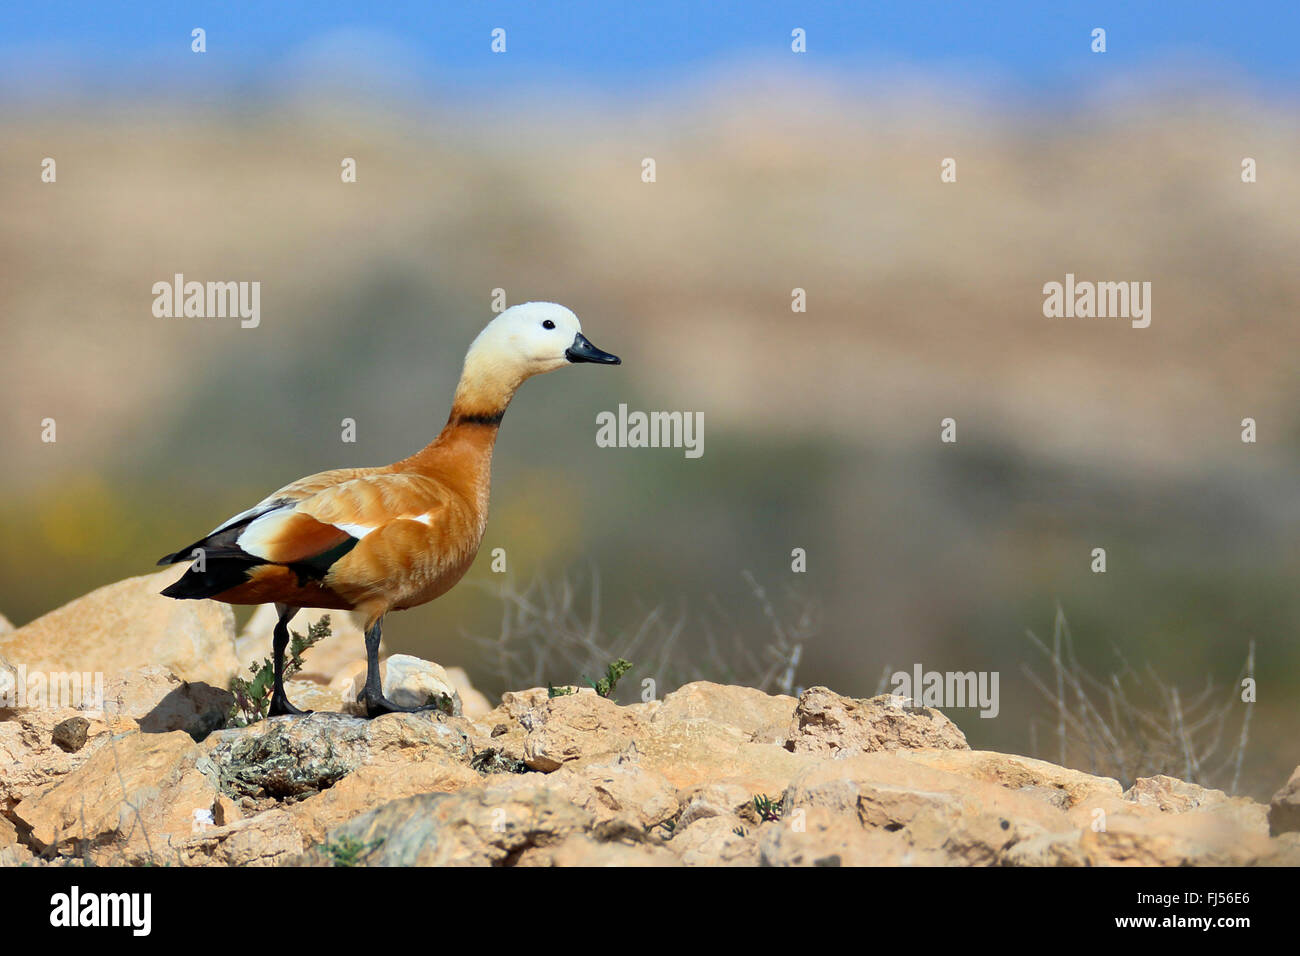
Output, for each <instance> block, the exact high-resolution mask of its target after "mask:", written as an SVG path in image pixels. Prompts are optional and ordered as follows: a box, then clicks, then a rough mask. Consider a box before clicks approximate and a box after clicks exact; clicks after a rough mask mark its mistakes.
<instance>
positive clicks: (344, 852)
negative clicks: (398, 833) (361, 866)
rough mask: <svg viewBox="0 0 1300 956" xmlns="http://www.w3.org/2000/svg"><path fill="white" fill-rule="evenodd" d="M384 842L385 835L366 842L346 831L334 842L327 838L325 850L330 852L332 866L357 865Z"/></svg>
mask: <svg viewBox="0 0 1300 956" xmlns="http://www.w3.org/2000/svg"><path fill="white" fill-rule="evenodd" d="M383 843H384V840H383V837H380V838H379V839H377V840H371V841H370V842H369V843H364V842H362V841H361V840H358V839H357V838H356V837H353V836H349V835H348V834H346V833H345V834H343V835H342V836H340V837H339V838H338V839H337V840H336V841H334V842H333V843H330V842H329V841H328V840H327V841H326V842H325V852H326V853H327V854H329V858H330V865H331V866H356V865H357V864H358V863H360V862H361V861H362V860H363V859H365V858H366V857H367V856H369V855H370V854H371V853H373V852H374V851H375V850H377V849H378V848H379V847H380V846H382V845H383Z"/></svg>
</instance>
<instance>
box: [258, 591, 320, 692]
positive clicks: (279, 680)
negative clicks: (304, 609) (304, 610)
mask: <svg viewBox="0 0 1300 956" xmlns="http://www.w3.org/2000/svg"><path fill="white" fill-rule="evenodd" d="M275 609H276V611H277V612H278V613H279V615H280V620H279V621H278V622H276V625H275V636H274V637H273V638H272V640H271V658H272V661H273V662H274V664H275V686H274V687H273V688H272V690H271V706H270V709H269V710H267V716H268V717H285V716H301V715H303V714H310V713H311V711H310V710H299V709H298V708H297V707H295V706H293V704H291V703H289V698H288V697H286V696H285V693H284V652H285V649H286V648H288V646H289V622H290V621H291V620H293V616H294V615H295V614H297V613H298V611H299V608H296V607H287V606H286V605H284V604H277V605H276V606H275Z"/></svg>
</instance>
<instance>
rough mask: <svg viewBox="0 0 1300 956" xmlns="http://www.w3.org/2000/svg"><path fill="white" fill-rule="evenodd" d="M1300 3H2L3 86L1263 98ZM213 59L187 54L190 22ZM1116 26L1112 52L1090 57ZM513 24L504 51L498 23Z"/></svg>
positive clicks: (1294, 68)
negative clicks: (777, 65)
mask: <svg viewBox="0 0 1300 956" xmlns="http://www.w3.org/2000/svg"><path fill="white" fill-rule="evenodd" d="M1298 9H1300V3H1296V2H1294V0H1286V2H1283V0H1270V2H1249V0H1247V2H1205V0H1184V2H1152V0H1126V2H1102V3H1084V2H1069V0H1037V2H1022V0H1014V2H1013V0H1002V2H999V0H990V2H984V3H974V2H972V3H956V2H934V0H898V2H890V3H882V2H851V0H840V2H804V3H790V2H784V3H782V2H772V0H751V2H744V3H741V2H717V0H699V2H682V0H645V2H638V3H628V2H612V0H606V2H595V0H584V2H570V3H548V2H545V0H467V2H456V3H439V2H436V0H435V2H424V3H412V4H401V3H399V4H391V5H389V4H371V3H364V2H348V3H335V2H328V0H324V2H283V3H277V2H273V0H270V2H263V3H255V2H254V3H247V2H214V3H188V4H183V3H152V4H150V3H141V4H131V5H125V4H109V3H93V2H73V3H65V2H57V0H54V2H47V0H42V2H35V3H25V4H20V3H7V4H4V5H3V9H2V10H0V64H3V65H0V88H4V89H5V90H6V91H7V92H8V93H9V94H10V95H13V94H18V95H22V94H24V93H28V92H32V93H38V92H39V91H40V89H41V87H42V86H43V85H53V86H68V85H71V86H74V87H77V86H80V87H82V88H89V89H112V88H113V87H114V86H120V87H122V88H127V89H138V88H140V87H145V86H150V85H159V86H164V87H165V86H176V87H179V88H184V87H186V86H188V85H191V84H196V83H197V84H202V83H205V82H217V81H225V82H227V83H230V82H240V83H247V82H250V81H251V82H259V81H268V82H275V81H276V79H277V78H283V77H285V76H286V75H288V76H300V75H302V74H304V73H307V74H310V73H311V71H312V70H313V69H314V70H323V71H326V72H328V71H329V70H331V69H334V68H337V69H339V70H342V71H343V72H344V73H346V74H360V75H362V76H371V77H375V78H377V79H378V80H379V81H382V82H389V81H391V82H392V83H394V84H396V85H400V86H405V87H409V88H416V89H418V88H422V87H437V86H439V85H443V86H455V87H458V88H473V87H481V88H484V89H488V90H491V89H492V88H494V87H502V86H505V87H509V86H511V85H515V84H534V83H535V84H539V85H542V86H547V85H573V84H577V85H588V86H592V87H600V88H611V87H612V88H618V87H622V86H632V87H647V88H649V87H653V86H655V85H657V84H662V83H671V82H675V81H678V80H680V79H682V78H685V77H689V76H691V75H692V74H695V73H699V72H701V71H708V70H712V69H717V68H719V67H721V66H725V65H726V64H728V63H731V62H754V61H760V62H761V61H763V60H765V59H767V58H772V59H774V60H779V61H781V62H784V63H786V64H790V63H791V62H793V61H792V59H791V58H792V54H791V53H790V50H789V43H790V31H791V29H792V28H794V27H796V26H798V27H803V28H804V29H805V30H807V34H808V53H807V55H806V56H805V57H804V58H803V59H802V60H800V61H799V62H800V66H801V67H803V66H807V67H809V68H812V69H816V70H820V71H827V72H848V73H851V72H855V71H857V72H862V71H866V72H870V71H873V70H875V71H888V70H891V69H896V68H905V69H908V70H911V71H914V72H920V73H934V74H936V75H941V76H949V77H952V76H956V77H969V78H971V79H972V80H980V81H991V82H994V83H998V84H1005V85H1008V86H1011V87H1019V88H1022V89H1025V90H1029V91H1032V90H1034V89H1044V88H1046V89H1050V88H1053V87H1057V86H1063V85H1069V84H1072V83H1074V82H1076V81H1077V80H1079V79H1080V78H1081V77H1087V76H1095V75H1096V74H1097V73H1098V72H1105V73H1107V74H1113V75H1123V74H1124V73H1126V72H1129V73H1132V72H1136V73H1142V72H1150V71H1153V70H1159V69H1162V68H1165V69H1169V68H1173V69H1180V70H1188V69H1191V70H1193V71H1197V72H1204V73H1207V74H1209V75H1222V76H1225V77H1227V78H1229V79H1231V80H1232V81H1233V82H1238V83H1244V84H1247V85H1249V86H1251V87H1253V88H1254V89H1256V90H1258V91H1260V92H1262V93H1271V94H1275V95H1283V96H1287V97H1290V96H1292V95H1294V93H1295V92H1296V91H1297V90H1298V89H1300V56H1297V54H1296V47H1297V43H1298V42H1300V13H1298V12H1297V10H1298ZM196 26H201V27H203V28H204V29H206V30H207V34H208V53H207V54H206V56H205V57H197V56H195V55H193V54H192V53H191V52H190V50H189V35H190V30H191V29H192V28H193V27H196ZM1098 26H1100V27H1104V28H1105V29H1106V30H1107V37H1108V52H1107V54H1106V58H1105V60H1104V61H1103V60H1101V59H1100V58H1098V57H1096V56H1095V55H1093V54H1092V53H1091V52H1090V50H1089V34H1090V31H1091V30H1092V28H1093V27H1098ZM494 27H503V28H505V29H506V31H507V44H508V52H507V54H506V55H505V56H499V55H494V54H492V53H491V51H490V49H489V42H490V36H489V34H490V31H491V30H492V28H494Z"/></svg>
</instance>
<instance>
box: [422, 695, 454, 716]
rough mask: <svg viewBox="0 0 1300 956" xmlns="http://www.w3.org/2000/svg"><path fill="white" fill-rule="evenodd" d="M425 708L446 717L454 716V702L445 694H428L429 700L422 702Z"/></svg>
mask: <svg viewBox="0 0 1300 956" xmlns="http://www.w3.org/2000/svg"><path fill="white" fill-rule="evenodd" d="M424 705H425V706H426V707H432V708H433V709H434V710H436V711H440V712H441V713H444V714H446V715H447V716H448V717H455V716H456V702H455V701H454V700H452V699H451V697H449V696H448V695H447V694H430V695H429V699H428V700H426V701H425V702H424Z"/></svg>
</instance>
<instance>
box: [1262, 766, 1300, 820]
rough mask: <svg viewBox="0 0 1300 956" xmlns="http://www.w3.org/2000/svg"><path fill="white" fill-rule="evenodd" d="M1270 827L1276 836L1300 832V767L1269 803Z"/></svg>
mask: <svg viewBox="0 0 1300 956" xmlns="http://www.w3.org/2000/svg"><path fill="white" fill-rule="evenodd" d="M1268 826H1269V830H1270V832H1272V834H1273V835H1274V836H1277V835H1278V834H1281V833H1297V832H1300V767H1296V768H1295V772H1294V773H1292V774H1291V779H1290V780H1288V781H1287V782H1286V785H1285V786H1284V787H1282V789H1281V790H1279V791H1278V792H1277V793H1275V794H1273V799H1272V800H1270V801H1269V804H1268Z"/></svg>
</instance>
